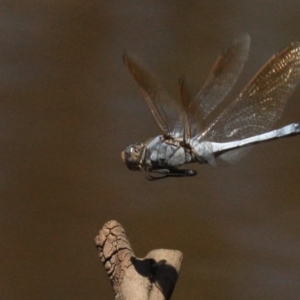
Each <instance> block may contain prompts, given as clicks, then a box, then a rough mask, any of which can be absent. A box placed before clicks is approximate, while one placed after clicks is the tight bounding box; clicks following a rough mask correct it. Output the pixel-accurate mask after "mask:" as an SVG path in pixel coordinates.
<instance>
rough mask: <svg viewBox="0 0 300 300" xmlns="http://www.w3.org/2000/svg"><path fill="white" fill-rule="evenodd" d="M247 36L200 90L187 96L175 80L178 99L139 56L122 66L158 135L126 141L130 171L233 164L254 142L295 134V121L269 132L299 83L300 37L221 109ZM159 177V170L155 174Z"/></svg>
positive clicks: (164, 172)
mask: <svg viewBox="0 0 300 300" xmlns="http://www.w3.org/2000/svg"><path fill="white" fill-rule="evenodd" d="M249 47H250V37H249V35H247V34H244V35H242V36H240V37H238V38H237V39H235V40H234V41H233V42H232V43H231V44H230V46H229V47H228V48H226V49H225V50H224V51H223V52H222V53H221V54H220V55H219V57H218V58H217V60H216V62H215V64H214V66H213V68H212V70H211V72H210V74H209V76H208V78H207V80H206V82H205V84H204V86H203V88H202V89H201V90H200V92H199V93H197V94H196V95H195V96H191V94H190V93H189V91H188V89H187V87H186V85H185V82H184V81H183V80H180V82H179V90H180V101H175V100H174V99H172V97H171V96H170V95H169V94H168V92H167V91H166V90H165V89H164V88H163V87H162V86H161V85H160V84H159V83H157V82H156V80H155V79H154V76H152V75H151V74H150V72H148V71H147V70H146V68H144V67H143V66H142V65H141V64H140V63H139V62H138V61H137V60H136V59H134V58H133V57H131V56H129V55H127V54H126V55H124V63H125V65H126V67H127V68H128V70H129V72H130V73H131V75H132V76H133V78H134V79H135V81H136V82H137V83H138V85H139V87H140V89H141V92H142V94H143V96H144V98H145V100H146V103H147V105H148V107H149V108H150V111H151V113H152V116H153V117H154V120H155V121H156V123H157V125H158V127H159V128H160V130H161V131H162V135H159V136H156V137H154V138H152V139H148V140H147V141H146V142H144V143H135V144H132V145H129V146H128V147H126V148H125V150H124V151H123V152H122V159H123V161H124V162H125V164H126V165H127V167H128V168H129V169H130V170H135V171H136V170H144V171H146V172H150V173H157V174H156V176H153V175H148V177H147V178H148V179H149V180H156V179H161V178H166V177H185V176H194V175H196V174H197V173H196V171H194V170H190V169H182V168H179V167H180V166H182V165H185V164H188V163H195V162H198V163H210V164H211V165H216V164H217V162H225V163H229V164H230V163H234V162H236V161H237V160H239V159H240V158H242V157H243V156H244V155H245V154H247V153H248V151H249V150H250V149H251V148H252V147H251V145H254V144H256V143H260V142H264V141H268V140H272V139H277V138H281V137H286V136H290V135H295V134H298V133H300V123H293V124H289V125H286V126H284V127H281V128H279V129H275V130H271V129H272V127H273V125H274V124H275V122H276V121H278V120H279V118H280V117H281V114H282V112H283V110H284V107H285V105H286V102H287V100H288V98H289V97H290V96H291V94H292V92H293V91H294V89H295V87H296V86H297V84H298V83H299V81H300V42H293V43H291V44H290V45H288V46H287V47H286V48H284V49H282V50H281V51H279V52H278V53H277V54H275V55H274V56H273V57H271V58H270V59H269V60H268V61H267V63H266V64H265V65H264V66H263V67H262V68H261V69H260V70H259V71H258V73H257V74H256V75H255V76H254V77H253V78H252V80H251V81H250V82H249V83H248V84H247V85H246V87H245V88H244V89H243V90H242V92H241V93H240V94H239V96H238V97H237V98H236V99H235V100H234V101H232V102H231V103H230V104H229V105H228V106H227V107H226V108H225V109H223V110H222V111H221V112H220V113H216V112H218V109H217V108H219V107H220V104H221V103H222V101H223V100H224V98H225V97H226V96H227V94H228V93H229V91H230V90H231V88H232V87H233V85H234V84H235V83H236V80H237V78H238V76H239V75H240V73H241V70H242V68H243V66H244V63H245V61H246V60H247V57H248V52H249ZM158 174H159V175H158Z"/></svg>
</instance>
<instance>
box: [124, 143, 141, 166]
mask: <svg viewBox="0 0 300 300" xmlns="http://www.w3.org/2000/svg"><path fill="white" fill-rule="evenodd" d="M144 153H145V145H144V144H133V145H130V146H127V147H126V148H125V150H124V151H123V152H122V154H121V157H122V159H123V161H124V163H125V164H126V165H127V167H128V168H129V169H130V170H133V171H138V170H141V163H142V161H143V159H144Z"/></svg>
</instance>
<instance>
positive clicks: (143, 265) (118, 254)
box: [95, 220, 182, 300]
mask: <svg viewBox="0 0 300 300" xmlns="http://www.w3.org/2000/svg"><path fill="white" fill-rule="evenodd" d="M95 244H96V247H97V249H98V251H99V257H100V259H101V262H102V263H103V266H104V268H105V270H106V274H107V276H108V278H109V279H110V281H111V285H112V288H113V290H114V294H115V300H135V299H139V300H166V299H170V297H171V295H172V292H173V289H174V287H175V284H176V281H177V278H178V273H179V270H180V266H181V261H182V253H181V252H180V251H178V250H167V249H157V250H152V251H150V252H149V253H148V254H147V255H146V257H145V258H137V257H136V256H135V254H134V252H133V250H132V248H131V246H130V243H129V241H128V238H127V236H126V234H125V231H124V229H123V227H122V226H121V224H120V223H118V222H117V221H114V220H112V221H109V222H107V223H106V224H104V226H103V228H102V229H101V230H100V231H99V235H98V236H96V238H95Z"/></svg>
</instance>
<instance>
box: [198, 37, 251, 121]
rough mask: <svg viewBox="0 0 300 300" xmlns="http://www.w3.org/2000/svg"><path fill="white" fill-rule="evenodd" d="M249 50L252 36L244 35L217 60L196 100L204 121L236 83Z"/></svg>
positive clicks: (234, 41) (233, 42)
mask: <svg viewBox="0 0 300 300" xmlns="http://www.w3.org/2000/svg"><path fill="white" fill-rule="evenodd" d="M249 48H250V36H249V35H248V34H244V35H241V36H240V37H238V38H237V39H235V40H233V41H232V43H231V45H230V46H229V47H228V48H226V49H225V50H224V51H223V52H222V53H221V54H220V55H219V57H218V58H217V60H216V62H215V64H214V66H213V68H212V70H211V72H210V74H209V75H208V78H207V80H206V82H205V84H204V86H203V88H202V89H201V91H200V92H199V93H198V94H197V96H196V97H195V99H194V102H195V103H194V105H195V106H200V109H201V111H202V114H203V116H202V117H203V119H205V118H206V117H207V116H208V115H209V114H210V113H211V112H212V111H213V110H214V108H216V106H218V105H219V104H220V103H221V102H222V101H223V100H224V98H225V97H226V96H227V94H228V93H229V91H230V90H231V88H232V87H233V86H234V84H235V83H236V81H237V78H238V76H239V75H240V73H241V71H242V68H243V66H244V64H245V61H246V60H247V58H248V53H249Z"/></svg>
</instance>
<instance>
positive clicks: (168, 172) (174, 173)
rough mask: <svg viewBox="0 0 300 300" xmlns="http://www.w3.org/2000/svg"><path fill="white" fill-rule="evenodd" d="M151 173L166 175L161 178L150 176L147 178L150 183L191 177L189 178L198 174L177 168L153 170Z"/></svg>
mask: <svg viewBox="0 0 300 300" xmlns="http://www.w3.org/2000/svg"><path fill="white" fill-rule="evenodd" d="M150 172H152V173H159V174H164V175H162V176H160V177H156V176H152V175H148V176H147V177H146V178H147V179H148V180H149V181H153V180H158V179H163V178H167V177H189V176H195V175H196V174H197V172H196V171H194V170H182V169H177V168H172V169H152V170H151V171H150Z"/></svg>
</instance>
